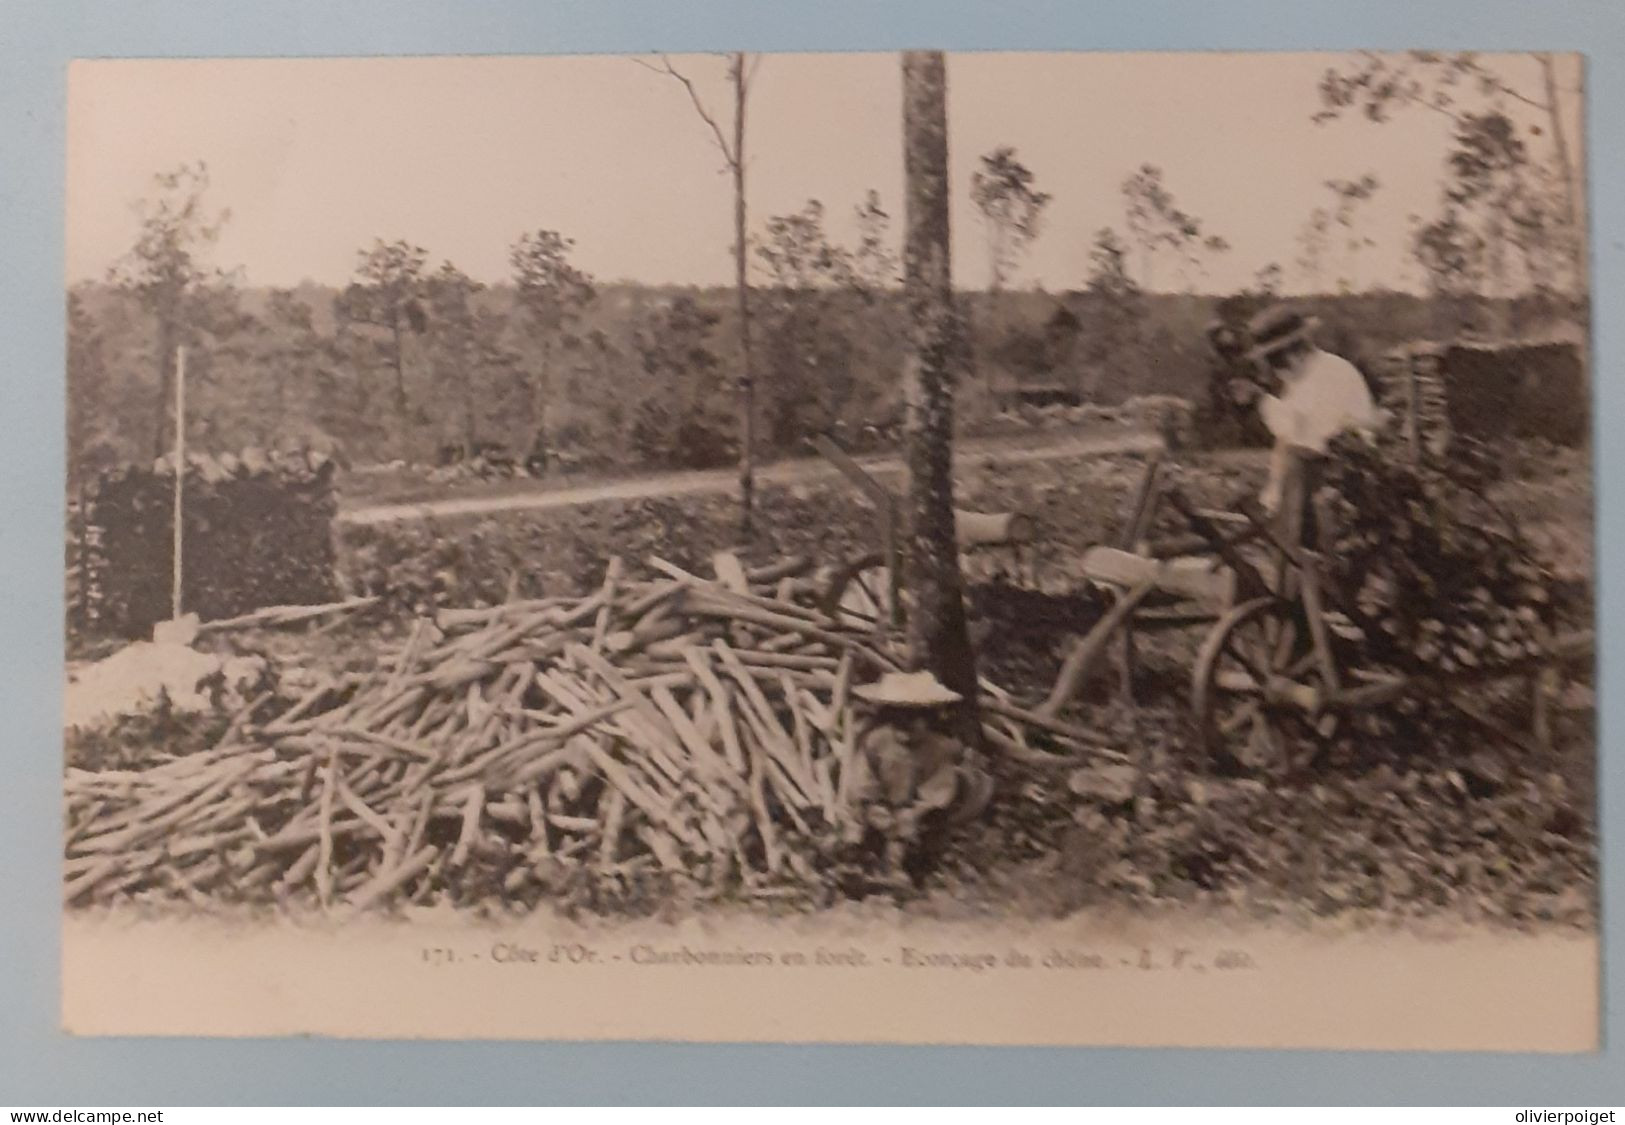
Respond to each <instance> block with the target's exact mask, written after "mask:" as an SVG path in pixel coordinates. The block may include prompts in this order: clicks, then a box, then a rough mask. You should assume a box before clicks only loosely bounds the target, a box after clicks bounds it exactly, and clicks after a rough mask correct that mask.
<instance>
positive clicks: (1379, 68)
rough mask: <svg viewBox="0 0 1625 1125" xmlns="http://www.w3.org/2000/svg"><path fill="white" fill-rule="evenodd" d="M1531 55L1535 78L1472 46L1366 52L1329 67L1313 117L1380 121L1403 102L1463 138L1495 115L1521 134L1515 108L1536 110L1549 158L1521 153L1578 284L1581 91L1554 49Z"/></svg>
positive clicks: (1550, 234)
mask: <svg viewBox="0 0 1625 1125" xmlns="http://www.w3.org/2000/svg"><path fill="white" fill-rule="evenodd" d="M1525 57H1526V58H1527V60H1528V61H1530V62H1532V63H1533V64H1534V67H1535V69H1536V71H1538V75H1531V81H1529V82H1523V81H1514V80H1513V79H1511V78H1509V77H1508V73H1509V72H1510V70H1511V68H1512V66H1513V65H1514V63H1513V60H1510V59H1500V58H1498V59H1495V60H1493V61H1491V60H1486V59H1485V58H1484V57H1483V56H1481V55H1478V54H1476V53H1473V52H1465V51H1464V52H1453V53H1452V52H1440V51H1408V52H1404V53H1400V54H1382V53H1378V52H1374V51H1364V52H1360V53H1359V54H1357V55H1356V56H1354V57H1353V58H1352V59H1351V61H1350V62H1349V63H1348V64H1346V65H1344V66H1340V67H1330V68H1328V69H1327V70H1326V72H1325V73H1324V74H1323V75H1322V76H1321V79H1320V85H1319V94H1320V108H1319V110H1318V111H1317V112H1316V113H1315V114H1314V120H1315V121H1316V122H1328V121H1335V120H1337V119H1339V118H1341V117H1343V116H1344V115H1345V114H1347V113H1350V112H1357V113H1359V114H1361V115H1362V116H1363V117H1364V118H1365V119H1366V120H1368V121H1372V122H1377V123H1381V122H1386V121H1388V120H1390V119H1391V118H1392V117H1393V116H1394V115H1395V114H1397V113H1400V112H1403V111H1404V110H1407V109H1412V108H1421V109H1427V110H1429V111H1431V112H1434V113H1438V114H1441V115H1443V116H1445V117H1447V118H1449V119H1450V120H1451V121H1452V122H1453V123H1454V124H1455V126H1456V128H1457V135H1458V138H1459V137H1460V136H1461V134H1462V132H1463V131H1465V132H1467V133H1469V134H1471V133H1481V132H1483V130H1484V129H1485V127H1486V126H1485V122H1486V119H1487V118H1493V117H1500V118H1503V119H1505V120H1506V122H1507V128H1508V132H1509V133H1510V134H1513V135H1516V134H1517V132H1518V131H1519V129H1518V127H1517V126H1516V125H1515V124H1513V119H1512V114H1513V112H1514V111H1517V112H1518V113H1520V114H1521V115H1523V116H1524V117H1525V118H1527V117H1529V116H1533V117H1535V119H1536V120H1537V121H1538V122H1539V123H1538V124H1531V125H1529V126H1528V128H1527V133H1528V135H1529V136H1531V137H1537V138H1538V137H1545V138H1546V139H1548V140H1549V142H1550V149H1549V152H1548V154H1547V156H1546V158H1539V159H1537V158H1535V157H1533V156H1528V155H1527V154H1525V156H1524V157H1522V158H1521V159H1522V162H1524V163H1525V164H1526V165H1527V166H1528V168H1529V178H1530V180H1531V181H1543V182H1540V183H1539V190H1540V194H1542V195H1543V196H1544V197H1545V200H1546V203H1545V208H1546V210H1547V212H1548V213H1549V217H1548V220H1547V229H1546V231H1545V239H1546V242H1547V244H1548V246H1549V247H1552V248H1553V249H1556V250H1559V252H1560V253H1561V255H1562V256H1563V257H1564V258H1566V260H1567V263H1568V272H1569V273H1570V274H1571V278H1570V282H1569V283H1570V284H1572V285H1578V284H1580V282H1581V280H1582V278H1581V273H1582V270H1581V261H1582V258H1583V255H1584V239H1583V232H1582V231H1581V230H1580V211H1581V198H1580V195H1581V183H1580V174H1579V169H1578V165H1577V161H1576V157H1575V154H1574V152H1573V149H1572V148H1571V146H1570V144H1569V138H1568V128H1567V126H1566V124H1565V119H1566V117H1567V115H1568V114H1569V113H1571V112H1572V108H1573V105H1572V101H1573V99H1578V98H1579V97H1580V95H1581V91H1580V90H1579V89H1571V88H1568V87H1565V86H1564V85H1563V84H1562V83H1560V82H1559V80H1558V73H1557V59H1556V57H1555V56H1554V55H1552V54H1550V53H1547V52H1536V53H1533V54H1530V55H1527V56H1525ZM1495 128H1500V126H1496V127H1495ZM1500 143H1501V142H1498V144H1500ZM1521 143H1522V142H1520V144H1521ZM1451 159H1452V160H1454V155H1453V156H1452V158H1451ZM1533 186H1534V185H1533V184H1531V187H1533Z"/></svg>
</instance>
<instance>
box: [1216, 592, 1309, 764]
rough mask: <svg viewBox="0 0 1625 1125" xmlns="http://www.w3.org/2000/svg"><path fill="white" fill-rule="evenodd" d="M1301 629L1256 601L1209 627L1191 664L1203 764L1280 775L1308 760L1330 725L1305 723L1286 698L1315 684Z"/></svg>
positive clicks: (1283, 611)
mask: <svg viewBox="0 0 1625 1125" xmlns="http://www.w3.org/2000/svg"><path fill="white" fill-rule="evenodd" d="M1315 666H1316V659H1315V651H1314V648H1313V645H1312V644H1311V642H1310V639H1309V637H1308V630H1307V629H1306V628H1305V627H1304V624H1303V622H1302V620H1301V618H1300V617H1299V615H1298V613H1297V612H1296V607H1294V606H1292V605H1290V604H1288V603H1286V602H1283V601H1281V600H1280V599H1278V598H1273V597H1263V598H1256V599H1254V600H1252V601H1249V602H1244V603H1243V604H1241V605H1239V606H1237V607H1236V608H1235V609H1232V610H1231V611H1230V612H1229V613H1227V614H1226V615H1225V616H1224V617H1222V618H1220V619H1219V622H1218V623H1217V624H1216V625H1214V627H1213V630H1212V632H1210V633H1209V634H1208V636H1207V640H1206V641H1204V642H1203V644H1202V650H1201V653H1200V654H1199V655H1198V656H1197V658H1196V668H1195V672H1194V676H1193V684H1192V709H1193V711H1194V713H1195V719H1196V725H1197V730H1198V733H1199V734H1200V737H1201V739H1202V745H1203V748H1204V749H1205V750H1206V752H1207V755H1208V758H1209V760H1210V761H1212V762H1213V763H1214V764H1215V765H1217V766H1220V767H1221V768H1226V769H1231V770H1234V769H1237V768H1240V769H1243V770H1249V771H1258V772H1265V773H1280V772H1285V771H1288V770H1292V769H1296V768H1298V767H1300V766H1302V765H1304V764H1306V763H1308V762H1312V761H1313V760H1314V759H1315V758H1316V757H1317V756H1318V754H1319V753H1320V750H1321V748H1322V746H1324V745H1325V743H1326V741H1327V740H1329V739H1331V738H1332V737H1334V736H1335V734H1336V732H1337V719H1336V717H1335V716H1332V715H1322V716H1320V717H1319V718H1318V719H1315V720H1313V721H1311V719H1310V717H1309V715H1308V713H1307V712H1306V711H1305V710H1304V708H1303V707H1302V706H1300V705H1299V704H1297V703H1295V702H1293V701H1292V700H1291V699H1290V698H1286V696H1288V695H1290V689H1289V688H1287V687H1286V685H1288V684H1312V683H1315V682H1317V680H1318V675H1317V673H1316V670H1315Z"/></svg>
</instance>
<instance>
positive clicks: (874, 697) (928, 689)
mask: <svg viewBox="0 0 1625 1125" xmlns="http://www.w3.org/2000/svg"><path fill="white" fill-rule="evenodd" d="M852 694H853V695H855V696H857V697H858V698H859V699H862V700H866V701H867V702H869V703H874V704H878V705H879V706H882V707H945V706H947V705H948V704H950V703H958V702H959V701H960V699H962V698H963V697H962V696H961V695H960V694H959V693H958V692H957V691H953V690H952V689H950V688H948V687H945V686H944V685H943V683H942V681H941V680H939V679H937V678H936V677H935V676H933V675H932V674H931V673H930V672H887V673H886V674H885V675H884V676H882V677H880V679H878V680H876V681H875V682H874V683H872V684H862V685H860V686H858V687H855V688H853V689H852Z"/></svg>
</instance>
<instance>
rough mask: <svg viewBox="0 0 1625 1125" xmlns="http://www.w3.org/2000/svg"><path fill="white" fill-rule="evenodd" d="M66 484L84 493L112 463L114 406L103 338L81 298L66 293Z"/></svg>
mask: <svg viewBox="0 0 1625 1125" xmlns="http://www.w3.org/2000/svg"><path fill="white" fill-rule="evenodd" d="M67 366H68V370H67V377H68V388H67V389H68V394H67V398H68V418H67V447H68V483H69V486H70V487H71V488H73V489H74V490H76V491H78V490H82V489H83V488H84V487H85V486H86V485H87V484H88V483H89V480H90V478H92V477H93V476H94V475H95V474H96V472H97V470H99V469H101V468H103V467H105V466H106V465H107V463H109V462H110V461H111V460H112V457H113V453H114V449H115V446H114V427H115V426H116V421H117V417H118V416H117V413H116V407H115V404H114V403H113V402H111V401H110V394H109V392H110V390H111V379H110V378H109V372H108V368H107V348H106V339H105V337H104V336H103V334H102V330H101V326H100V325H98V324H97V323H96V318H95V317H94V316H92V315H91V312H90V309H89V307H88V306H87V304H86V302H85V298H84V296H83V295H82V294H80V293H77V292H71V291H70V292H69V294H68V365H67Z"/></svg>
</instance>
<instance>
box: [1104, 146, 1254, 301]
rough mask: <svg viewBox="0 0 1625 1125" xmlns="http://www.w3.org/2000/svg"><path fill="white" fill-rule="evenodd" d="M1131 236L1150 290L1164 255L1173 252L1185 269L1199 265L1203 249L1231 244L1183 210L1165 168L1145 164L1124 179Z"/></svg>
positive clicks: (1215, 249)
mask: <svg viewBox="0 0 1625 1125" xmlns="http://www.w3.org/2000/svg"><path fill="white" fill-rule="evenodd" d="M1122 192H1123V206H1124V211H1125V214H1126V216H1127V220H1128V232H1129V238H1130V240H1131V241H1132V242H1133V243H1134V247H1135V249H1136V250H1138V251H1139V256H1140V277H1139V284H1140V288H1142V289H1144V290H1146V291H1147V292H1150V290H1151V286H1152V271H1153V266H1154V265H1155V263H1156V262H1157V261H1158V260H1159V258H1161V257H1162V256H1163V255H1170V254H1171V255H1173V257H1174V259H1175V261H1176V262H1178V263H1179V267H1180V269H1181V270H1182V271H1183V272H1186V273H1187V277H1188V276H1189V270H1190V269H1191V268H1192V267H1194V266H1196V265H1198V264H1199V254H1200V251H1202V250H1203V249H1207V250H1209V251H1210V252H1222V251H1223V250H1225V249H1228V246H1229V244H1228V243H1225V242H1224V240H1223V239H1222V238H1221V239H1218V240H1217V241H1215V240H1214V239H1212V238H1210V237H1208V236H1206V235H1204V234H1203V232H1202V221H1201V220H1200V219H1198V218H1197V217H1196V216H1194V215H1192V214H1190V213H1188V212H1186V211H1183V210H1181V209H1180V208H1179V205H1178V203H1177V202H1176V201H1175V199H1174V196H1173V193H1171V192H1170V191H1169V190H1168V188H1167V187H1166V186H1165V185H1164V183H1163V178H1162V169H1161V168H1159V167H1157V166H1156V165H1154V164H1142V165H1140V167H1139V168H1138V169H1137V170H1135V172H1134V173H1133V174H1132V175H1130V176H1129V177H1128V178H1127V179H1125V180H1124V181H1123V186H1122Z"/></svg>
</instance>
